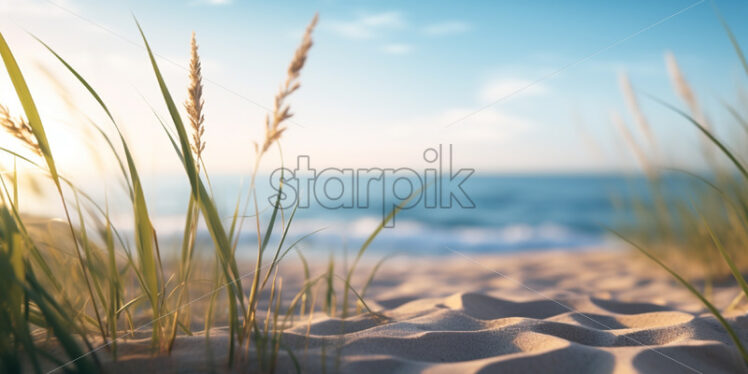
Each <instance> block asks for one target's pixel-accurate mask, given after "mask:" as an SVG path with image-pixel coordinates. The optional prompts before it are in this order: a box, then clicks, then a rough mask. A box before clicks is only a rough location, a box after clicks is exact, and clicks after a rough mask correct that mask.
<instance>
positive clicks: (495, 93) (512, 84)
mask: <svg viewBox="0 0 748 374" xmlns="http://www.w3.org/2000/svg"><path fill="white" fill-rule="evenodd" d="M548 91H549V89H548V86H545V85H543V84H542V83H535V84H533V81H531V80H527V79H521V78H504V79H497V80H492V81H490V82H488V84H486V85H485V86H483V89H481V90H480V92H479V93H478V98H479V99H480V101H482V102H486V103H490V102H493V101H496V100H499V99H501V98H503V97H507V96H510V95H515V94H516V95H524V96H538V95H543V94H546V93H548Z"/></svg>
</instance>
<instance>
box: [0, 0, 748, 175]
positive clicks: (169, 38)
mask: <svg viewBox="0 0 748 374" xmlns="http://www.w3.org/2000/svg"><path fill="white" fill-rule="evenodd" d="M693 4H697V5H695V6H693V7H692V8H690V9H688V10H686V11H684V12H682V13H681V14H678V15H675V16H673V17H672V18H671V19H668V20H666V21H664V22H662V23H661V24H659V25H656V26H654V27H652V28H651V29H648V30H646V31H643V32H641V33H640V34H638V35H636V36H633V37H631V38H630V39H628V40H625V41H623V42H620V43H619V44H616V45H613V44H614V43H616V42H619V41H621V40H622V39H624V38H627V37H629V36H631V35H633V34H635V33H637V32H639V31H641V30H642V29H644V28H647V27H648V26H651V25H653V24H655V23H657V22H659V21H661V20H663V19H665V18H667V17H669V16H672V15H673V14H675V13H677V12H679V11H681V10H683V9H685V8H687V7H689V6H691V5H693ZM716 4H717V5H718V6H719V8H720V10H721V12H722V13H723V15H724V16H725V18H726V20H727V22H728V23H729V24H730V25H731V27H732V28H733V31H734V33H735V34H736V36H737V37H738V39H739V40H741V41H742V42H743V44H744V45H748V25H746V24H745V22H744V20H745V19H746V16H748V3H746V2H744V1H734V2H733V1H717V2H716ZM130 12H132V13H134V14H135V15H136V16H137V18H138V19H139V20H140V22H141V24H142V25H143V27H144V29H145V31H146V33H147V35H148V37H149V39H150V41H151V44H152V46H153V48H154V49H155V51H156V52H157V53H158V54H159V55H160V56H162V59H161V60H159V63H160V64H161V66H162V68H163V69H164V72H165V74H166V78H167V81H168V84H169V85H170V87H171V90H172V92H173V93H174V94H175V96H176V97H177V98H178V99H179V100H180V101H182V100H184V97H185V92H184V91H185V87H186V82H187V78H186V74H185V72H184V70H182V68H181V67H184V66H187V62H188V42H189V35H190V33H191V31H193V30H194V31H196V32H197V36H198V42H199V43H200V46H201V49H200V52H201V56H202V58H203V63H204V71H203V73H204V76H205V78H206V79H208V80H210V82H206V88H205V92H206V116H207V119H206V127H207V130H206V131H207V140H208V145H207V150H206V162H207V163H208V167H209V168H210V169H211V170H215V171H216V172H227V173H233V172H246V171H247V170H248V169H249V166H250V165H251V164H252V162H251V161H252V157H253V151H252V147H251V141H253V140H257V139H259V138H260V136H261V131H262V125H263V122H262V121H263V117H264V115H265V109H264V108H263V107H270V106H271V105H272V98H273V95H274V93H275V91H276V90H277V87H278V84H279V83H280V82H281V81H282V80H283V79H284V73H285V69H286V66H287V64H288V61H289V60H290V58H291V56H292V54H293V51H294V49H295V48H296V45H297V43H298V41H299V38H300V35H301V32H302V31H303V29H304V27H305V25H306V24H307V22H308V21H309V19H310V18H311V17H312V15H313V14H314V13H315V12H319V14H320V24H319V27H318V29H317V30H316V32H315V36H314V39H315V46H314V47H313V49H312V52H311V55H310V58H309V63H308V65H307V67H306V68H305V71H304V72H303V73H302V88H301V90H300V91H299V92H298V93H297V94H296V95H295V96H294V97H293V98H292V100H291V103H292V107H293V110H294V112H295V113H296V116H295V117H294V123H295V124H292V125H290V128H289V130H288V132H287V134H286V137H285V139H284V142H283V147H284V148H283V149H284V153H285V154H286V159H287V160H288V159H293V157H294V156H295V155H297V154H307V155H309V156H310V157H311V159H312V162H313V163H314V164H315V165H316V166H318V167H320V168H323V167H328V166H335V167H349V166H350V167H366V166H380V167H399V166H413V167H418V166H419V165H422V164H423V162H422V160H421V153H422V152H423V150H424V149H426V148H427V147H432V146H434V145H437V144H440V143H442V144H448V143H452V144H454V149H455V153H454V155H453V157H454V159H455V162H456V163H457V164H459V165H460V166H466V167H473V168H475V169H477V170H478V171H479V172H548V171H551V172H587V171H609V170H620V169H635V168H636V167H637V162H636V159H635V158H634V157H633V155H632V154H631V152H630V151H629V150H628V149H627V147H626V144H625V142H624V141H623V140H622V139H621V138H622V137H621V135H620V133H619V132H618V130H617V128H616V127H615V126H614V125H613V124H612V123H611V119H610V118H611V113H614V112H617V113H620V114H621V115H622V116H623V117H624V118H625V119H626V120H627V121H628V123H629V125H630V127H632V128H634V126H633V121H632V118H631V116H630V115H629V114H628V112H627V111H626V107H625V102H624V100H623V97H622V95H621V92H620V89H619V86H618V79H619V78H618V77H619V74H621V73H622V72H626V73H627V74H628V76H629V77H630V79H631V81H632V83H633V86H634V87H635V89H636V90H637V91H638V92H647V93H650V94H653V95H655V96H658V97H661V98H663V99H665V100H667V101H670V102H672V103H675V104H677V105H679V106H681V107H683V105H682V103H681V102H680V101H679V99H678V97H677V96H676V95H675V94H674V93H673V90H672V88H671V85H670V82H669V78H668V74H667V71H666V68H665V63H664V54H665V52H666V51H671V52H672V53H673V54H674V55H675V56H676V58H677V60H678V63H679V64H680V67H681V69H682V70H683V72H684V74H685V75H686V77H687V79H688V80H689V82H690V83H691V84H692V86H693V88H694V91H695V92H696V94H697V96H698V98H699V100H700V101H701V102H702V105H703V107H704V109H705V111H706V112H707V114H708V115H709V118H710V119H711V121H712V122H713V123H714V124H715V127H716V128H717V131H718V133H719V134H720V135H722V136H724V137H726V138H727V137H729V138H731V139H735V138H736V137H735V135H736V134H739V132H738V131H737V127H736V125H735V124H734V123H732V122H731V121H730V120H729V117H727V116H726V115H725V113H724V112H725V111H724V110H723V109H722V108H721V106H720V103H719V100H720V99H722V100H726V101H728V102H731V103H734V104H736V105H737V103H738V99H737V98H738V97H739V95H738V92H739V91H740V90H741V89H745V87H746V85H745V84H746V79H745V73H744V72H743V71H742V70H741V67H740V64H739V60H738V59H737V57H736V55H735V53H734V50H733V49H732V47H731V45H730V42H729V39H728V38H727V36H726V35H725V32H724V30H723V29H722V28H721V26H720V24H719V21H718V19H717V17H716V16H715V14H714V11H713V10H712V8H711V6H710V3H709V2H702V3H698V2H696V1H688V0H683V1H675V0H673V1H659V2H644V1H641V2H619V3H612V2H595V1H575V2H563V3H562V2H556V1H533V2H469V3H466V2H429V3H428V4H426V3H420V4H419V3H414V2H408V3H405V2H394V1H377V2H364V1H350V2H339V1H299V2H281V1H279V2H273V3H271V4H268V3H260V2H249V1H247V2H244V1H239V0H235V1H198V0H187V1H159V2H155V1H113V2H95V1H86V0H65V1H62V0H49V1H46V0H42V1H36V0H35V1H31V0H7V1H6V2H5V5H3V6H0V19H2V20H3V22H2V23H0V32H3V34H4V35H5V37H6V39H8V42H9V43H10V44H11V47H12V48H13V49H14V51H15V53H16V55H17V58H18V59H19V60H20V61H21V63H22V65H23V66H25V71H26V73H27V75H29V76H30V78H29V80H30V81H31V84H32V90H34V92H35V93H38V94H37V97H38V100H39V101H40V102H41V104H40V106H42V107H44V109H43V110H42V112H43V113H42V114H43V115H44V116H45V118H50V120H49V121H48V122H51V123H54V125H48V126H56V125H57V123H59V126H58V128H57V129H53V130H51V131H52V133H53V134H56V135H57V136H55V137H53V138H54V139H57V143H58V145H57V147H55V141H54V140H53V144H52V146H53V149H56V151H57V152H58V153H59V154H60V155H61V156H60V157H62V158H64V159H66V160H67V164H68V168H70V169H75V168H76V165H79V162H78V161H79V160H80V159H81V157H85V155H86V153H85V152H89V153H88V155H89V156H90V155H91V154H92V153H93V154H96V151H86V150H85V148H86V147H84V145H83V144H80V143H79V142H78V141H77V140H76V139H75V138H76V137H75V136H73V135H71V134H77V133H76V132H75V131H74V130H71V129H74V128H75V127H74V126H75V124H74V123H73V122H76V121H75V120H73V119H70V118H69V116H68V114H66V113H64V112H65V110H64V106H62V105H61V104H60V102H59V99H56V98H55V94H54V91H53V90H51V89H50V85H49V84H48V83H45V79H46V78H44V75H43V74H39V71H38V70H39V68H38V67H39V66H44V67H46V69H48V70H50V71H51V72H52V74H54V75H55V76H57V77H60V78H59V79H60V81H61V82H62V83H63V84H64V85H65V86H68V87H69V88H70V90H71V92H72V93H71V94H70V96H71V97H73V98H74V101H75V103H76V105H78V106H79V107H80V108H81V111H83V112H85V113H86V114H87V115H88V116H90V117H92V118H94V119H95V120H97V121H101V123H105V122H104V119H103V118H102V116H101V113H100V112H99V111H98V110H97V109H96V107H95V106H94V105H93V103H91V100H90V99H89V98H88V97H86V95H85V92H83V91H82V90H81V89H80V87H78V86H76V85H75V82H74V81H73V80H72V79H71V78H70V77H69V74H66V73H65V72H64V71H62V70H60V69H59V66H57V65H56V64H55V61H54V60H52V58H50V57H51V56H49V54H48V53H45V51H44V50H43V49H42V48H41V47H40V46H39V45H38V44H37V43H35V42H33V40H32V39H30V37H29V36H28V35H26V34H25V32H24V31H23V29H22V28H21V27H20V26H19V25H23V28H25V29H26V30H28V31H30V32H32V33H34V34H36V35H37V36H39V37H40V38H42V39H43V40H45V41H46V42H48V43H49V44H51V45H52V46H53V47H54V48H55V49H57V51H58V52H59V53H60V54H62V55H63V56H65V57H66V58H68V59H69V61H70V62H71V63H72V64H73V65H74V66H76V67H77V68H78V69H79V70H80V71H81V72H82V73H83V74H84V75H85V76H86V77H87V78H88V79H89V80H90V81H91V82H92V83H93V85H94V86H95V87H96V88H97V89H98V90H100V91H101V93H102V96H104V98H105V100H107V101H108V102H109V105H110V106H111V107H112V108H113V110H114V112H115V115H116V116H118V118H120V119H121V120H122V122H123V123H124V124H125V126H124V127H125V128H126V132H127V134H128V138H130V139H132V140H133V142H134V144H135V145H134V148H135V151H136V155H137V158H138V161H139V163H140V164H142V168H144V169H146V170H148V172H150V173H164V172H178V171H179V164H178V163H177V160H176V158H175V157H174V156H173V154H172V151H171V150H170V149H169V147H168V141H167V140H166V138H165V137H164V136H163V134H162V133H161V132H160V129H159V127H158V125H157V122H156V121H155V119H154V118H153V115H152V113H151V112H150V109H149V107H148V104H150V105H152V106H153V107H154V108H155V109H156V111H157V112H158V113H160V114H162V115H164V116H165V114H166V111H165V108H164V106H163V102H162V100H161V99H160V97H159V94H158V91H157V87H156V84H155V80H154V79H153V76H152V73H151V71H150V70H149V67H148V62H147V60H146V56H145V52H144V50H143V49H142V47H141V44H142V43H141V42H140V40H139V38H138V35H137V29H136V27H135V25H134V22H133V21H132V18H131V16H130ZM611 45H613V46H611ZM609 46H611V47H610V48H609V49H606V50H604V51H602V52H600V53H599V54H596V55H594V56H592V57H590V58H588V59H585V60H583V61H581V62H579V61H580V60H582V59H584V58H585V57H587V56H589V55H591V54H592V53H594V52H596V51H599V50H600V49H602V48H606V47H609ZM575 62H579V63H577V64H575ZM569 64H574V65H573V66H571V67H569V68H568V69H566V70H563V71H562V72H560V73H558V74H556V75H554V76H552V77H549V78H548V79H545V80H543V81H541V82H538V83H537V84H535V85H533V86H532V87H530V88H528V89H526V90H524V91H523V92H521V93H519V94H517V95H514V96H512V97H511V98H509V99H507V100H504V101H502V102H500V103H498V104H496V105H493V106H490V107H487V108H486V109H484V110H482V111H480V112H479V113H477V114H475V115H473V116H471V117H470V118H468V119H466V120H465V121H463V122H461V123H458V124H455V125H453V126H450V127H446V125H448V124H449V123H451V122H453V121H455V120H457V119H459V118H462V117H464V116H465V115H468V114H471V113H474V112H476V111H477V110H479V109H480V108H483V107H485V106H486V105H487V104H490V103H492V102H493V101H495V100H497V99H499V98H501V97H503V96H505V95H507V94H509V93H511V92H513V91H515V90H517V89H518V88H521V87H525V86H526V85H527V84H529V83H531V82H533V81H535V80H537V79H539V78H541V77H547V76H548V75H549V73H551V72H554V71H556V70H558V69H559V68H562V67H564V66H567V65H569ZM180 66H181V67H180ZM0 83H2V85H0V100H1V101H2V102H3V103H7V104H8V105H10V106H11V108H16V110H18V106H17V104H16V103H15V102H14V97H13V92H12V90H11V89H10V88H9V85H8V84H6V83H7V78H6V77H5V76H3V77H1V78H0ZM141 95H142V97H141ZM640 99H641V100H640V101H641V102H642V106H643V108H644V110H645V113H646V114H647V115H648V117H649V120H650V122H651V123H652V125H653V128H654V132H655V134H656V137H657V139H658V141H659V142H660V143H661V147H662V148H663V149H664V150H665V151H664V152H662V153H664V154H666V156H665V158H664V159H663V160H662V161H661V162H662V163H668V164H676V165H687V166H699V165H701V164H700V159H701V157H700V155H699V152H698V147H699V139H698V137H697V134H696V133H695V132H694V131H692V129H691V128H690V127H689V125H688V124H687V123H684V122H683V121H682V120H680V119H679V118H678V117H677V116H674V115H673V114H672V113H670V112H668V111H666V110H663V109H662V108H660V107H658V105H656V104H654V103H652V102H651V101H648V100H646V99H644V98H640ZM744 103H745V102H744ZM45 111H46V113H45ZM66 126H68V127H66ZM78 131H79V132H80V131H83V130H78ZM227 135H228V136H227ZM639 135H640V134H638V135H637V140H638V141H640V142H642V143H643V138H641V136H639ZM135 138H137V139H138V141H135ZM2 139H3V141H5V139H7V138H2ZM734 144H735V145H736V146H738V145H739V144H740V143H734ZM276 161H277V160H272V159H271V160H269V161H268V162H266V163H265V165H266V167H268V168H269V167H272V166H274V164H275V162H276ZM102 162H103V163H104V164H105V167H106V165H110V164H111V160H108V161H106V160H105V161H102ZM419 162H420V164H419ZM107 163H109V164H107ZM80 172H81V173H85V172H91V169H90V168H86V169H85V170H80Z"/></svg>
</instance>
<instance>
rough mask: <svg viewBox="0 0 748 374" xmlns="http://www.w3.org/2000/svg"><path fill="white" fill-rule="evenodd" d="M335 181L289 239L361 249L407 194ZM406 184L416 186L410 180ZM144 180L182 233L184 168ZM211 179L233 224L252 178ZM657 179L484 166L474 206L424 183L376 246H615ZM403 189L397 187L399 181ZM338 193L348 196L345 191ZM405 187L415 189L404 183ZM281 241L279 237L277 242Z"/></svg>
mask: <svg viewBox="0 0 748 374" xmlns="http://www.w3.org/2000/svg"><path fill="white" fill-rule="evenodd" d="M242 180H244V182H243V184H242ZM267 180H268V179H267V177H266V176H264V177H258V201H259V204H260V206H261V208H262V209H261V214H260V216H261V222H262V225H263V230H264V229H265V228H264V227H265V226H264V225H266V224H267V222H268V221H269V218H270V215H271V211H272V209H270V206H271V203H270V202H271V201H275V198H274V197H273V196H275V191H274V190H273V189H272V188H270V186H269V185H268V183H267ZM263 181H265V183H263ZM317 182H318V183H319V181H317ZM663 183H664V185H665V186H666V187H665V189H666V191H668V192H669V194H668V195H669V196H671V197H675V196H679V195H680V196H683V194H684V193H686V191H688V186H689V185H691V184H692V183H693V180H692V179H688V177H686V176H683V175H680V176H678V175H670V176H668V177H666V178H664V179H663ZM334 184H335V183H332V182H331V183H327V186H328V187H329V188H328V191H326V192H325V193H327V195H325V196H326V198H327V200H326V201H321V200H320V201H317V200H318V199H315V198H314V197H312V199H311V201H309V202H308V204H305V205H307V206H300V207H298V208H297V211H296V214H295V217H294V220H293V222H292V224H291V225H290V229H289V233H288V239H287V241H286V244H288V243H292V242H293V241H294V240H295V239H297V238H300V237H302V236H304V235H306V234H309V233H312V232H315V231H318V232H316V233H315V234H313V235H311V236H310V237H308V238H306V239H305V240H303V241H302V242H301V243H300V245H299V246H300V248H303V249H304V250H308V251H314V252H315V253H317V252H320V251H321V252H335V253H340V251H348V252H352V253H355V251H357V250H358V248H359V247H360V246H361V244H362V243H363V242H364V241H365V240H366V238H367V237H368V236H369V235H370V234H371V233H372V232H373V231H374V230H375V228H376V227H377V226H378V225H379V224H380V223H381V222H382V220H383V218H384V216H386V214H387V213H388V212H389V211H390V210H391V209H392V207H393V206H394V203H396V202H398V201H399V200H397V199H395V198H388V196H390V197H391V196H393V195H392V194H389V195H388V194H386V193H384V194H382V193H381V192H382V191H381V190H376V188H374V189H373V190H375V192H373V193H371V194H370V195H367V196H368V197H369V200H368V203H369V204H368V205H369V206H368V207H361V205H362V204H360V202H361V200H362V199H361V198H360V197H359V198H357V199H356V201H354V203H353V207H351V206H350V204H347V203H349V202H350V201H351V200H353V199H351V198H350V196H348V195H346V193H347V192H346V191H348V190H351V189H350V188H349V189H348V190H346V191H341V190H342V189H344V188H342V187H343V185H344V183H338V184H337V185H338V188H337V190H336V188H335V187H334V186H333V185H334ZM401 184H403V185H405V186H406V187H407V184H406V183H401ZM144 185H145V186H146V194H147V199H148V201H149V209H150V211H151V216H152V219H153V222H154V226H155V227H156V230H157V232H158V235H159V238H160V239H161V240H164V241H168V240H170V239H179V238H180V236H181V233H182V230H183V226H184V221H183V219H184V218H183V217H184V214H185V211H186V203H187V199H188V194H189V190H188V185H187V183H186V181H185V180H184V178H183V177H181V176H175V177H158V178H146V179H145V180H144ZM211 185H212V189H213V192H214V195H215V198H216V202H217V205H218V207H219V211H220V212H221V215H222V217H223V218H224V219H225V222H226V226H227V227H228V225H229V224H230V221H231V216H232V213H233V209H234V207H235V206H236V201H237V198H238V196H239V194H240V191H243V190H244V191H245V190H246V188H247V178H246V177H245V178H242V177H241V176H235V175H221V176H213V177H212V178H211ZM242 185H243V186H244V187H243V190H242V187H241V186H242ZM288 186H291V185H290V184H289V185H288ZM330 186H333V187H330ZM648 186H649V182H648V181H647V179H646V178H645V177H643V176H641V175H633V176H631V175H629V176H626V175H616V174H583V175H548V174H537V175H475V176H471V177H470V178H468V179H467V180H466V181H465V182H464V183H463V185H462V188H463V190H464V191H465V195H466V196H468V197H469V200H470V201H471V202H472V203H473V204H472V205H473V206H472V207H467V206H460V204H458V202H457V200H459V199H456V200H452V204H451V207H447V204H439V203H437V204H436V206H435V207H433V206H431V207H427V203H426V202H427V200H429V199H427V198H426V195H427V194H428V193H433V191H431V192H426V193H423V192H422V193H423V198H422V199H420V201H419V202H418V203H417V204H416V203H414V201H411V202H410V203H409V205H412V207H409V208H408V209H403V210H401V211H400V212H399V213H398V214H397V215H396V216H395V220H394V223H392V222H390V224H389V225H388V226H391V227H385V228H383V229H382V231H381V232H380V234H379V235H378V236H377V238H376V239H375V240H374V242H373V243H372V245H371V246H370V248H369V251H370V252H372V253H379V254H381V253H390V252H392V253H408V254H444V253H449V252H450V249H452V250H459V251H463V252H474V253H475V252H478V253H498V252H517V251H538V250H547V249H555V248H564V249H580V248H589V247H604V246H609V245H611V241H610V239H609V238H610V235H609V234H608V231H607V228H609V227H613V228H621V227H631V226H633V225H636V224H637V222H636V219H635V217H634V214H633V211H632V210H631V209H630V204H629V203H630V202H632V201H638V202H641V203H644V204H646V203H647V202H648V201H650V200H651V199H650V197H651V196H650V192H649V188H648ZM400 187H402V186H400ZM427 189H428V186H427ZM286 190H287V191H288V192H289V193H290V194H291V195H293V193H294V192H295V193H297V195H298V196H297V200H298V201H301V200H302V199H301V198H300V197H299V196H301V193H300V192H298V191H294V190H291V189H289V188H287V189H286ZM297 190H298V188H297ZM405 190H408V188H405ZM331 191H332V192H331ZM317 192H319V191H317ZM323 192H324V191H323ZM406 192H407V191H406ZM670 192H672V193H670ZM393 193H397V188H395V189H394V192H393ZM338 194H339V195H340V196H348V197H347V198H346V197H341V198H338ZM325 196H323V197H325ZM400 196H402V197H407V196H408V195H407V194H405V193H402V192H401V193H400ZM284 197H286V198H287V199H288V200H290V198H288V196H284ZM330 197H332V198H330ZM323 200H324V199H323ZM436 200H438V199H436ZM341 201H342V202H341ZM383 201H386V204H383V203H382V202H383ZM124 202H126V201H124ZM331 202H332V203H331ZM431 202H432V203H433V201H431ZM437 202H438V201H437ZM283 203H284V204H285V205H287V208H286V209H285V211H284V214H283V217H281V216H279V217H278V221H279V222H280V221H281V220H285V221H287V220H288V219H289V215H290V213H291V211H292V210H293V209H292V208H291V207H292V206H293V204H292V203H290V201H284V202H283ZM242 204H243V203H242ZM337 205H343V206H340V207H338V206H337ZM431 205H434V204H431ZM113 206H114V208H113V214H112V216H113V217H114V221H115V223H116V224H117V225H118V228H119V229H120V231H122V232H127V231H128V229H129V227H130V226H131V223H130V220H131V218H130V217H131V212H130V211H129V208H128V206H127V205H126V204H122V202H120V204H116V203H115V204H113ZM252 213H254V211H253V208H250V210H249V212H248V214H249V215H250V216H248V217H246V218H245V222H244V229H243V230H242V235H241V237H240V241H239V243H240V245H239V248H238V250H237V253H238V255H239V256H242V257H243V256H248V257H252V256H254V253H255V250H256V242H257V239H256V235H255V234H254V232H255V229H254V227H255V222H254V217H252V216H251V214H252ZM279 231H280V228H279V227H277V228H276V231H275V232H274V237H275V238H276V239H277V238H278V235H277V233H278V232H279ZM200 241H201V242H202V243H203V244H205V247H210V237H209V234H208V232H207V230H206V229H205V228H204V227H203V228H201V230H200ZM273 244H274V243H273V242H271V246H272V245H273ZM164 247H166V248H169V247H170V246H169V245H165V246H164ZM174 247H176V245H174Z"/></svg>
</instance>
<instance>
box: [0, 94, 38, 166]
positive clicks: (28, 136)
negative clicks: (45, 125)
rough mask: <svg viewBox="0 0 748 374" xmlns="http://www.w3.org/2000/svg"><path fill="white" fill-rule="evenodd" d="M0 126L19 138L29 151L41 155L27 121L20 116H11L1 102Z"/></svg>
mask: <svg viewBox="0 0 748 374" xmlns="http://www.w3.org/2000/svg"><path fill="white" fill-rule="evenodd" d="M0 126H2V127H3V129H4V130H5V131H6V132H7V133H8V134H10V135H13V137H15V138H16V139H18V140H20V141H21V143H23V145H24V146H25V147H26V148H28V149H29V150H30V151H31V152H34V153H35V154H36V155H37V156H41V155H42V151H41V149H40V148H39V143H37V141H36V138H35V137H34V132H33V131H32V130H31V126H29V124H28V122H26V120H25V119H23V118H22V117H18V118H13V117H12V116H11V115H10V111H9V110H8V108H7V107H6V106H4V105H2V104H0Z"/></svg>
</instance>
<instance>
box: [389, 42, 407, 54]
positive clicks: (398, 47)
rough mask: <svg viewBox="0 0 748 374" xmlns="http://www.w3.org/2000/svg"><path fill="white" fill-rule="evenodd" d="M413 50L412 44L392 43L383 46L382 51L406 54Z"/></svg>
mask: <svg viewBox="0 0 748 374" xmlns="http://www.w3.org/2000/svg"><path fill="white" fill-rule="evenodd" d="M412 50H413V46H411V45H410V44H400V43H392V44H387V45H384V46H383V47H382V52H384V53H387V54H390V55H405V54H408V53H410V52H411V51H412Z"/></svg>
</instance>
